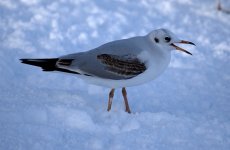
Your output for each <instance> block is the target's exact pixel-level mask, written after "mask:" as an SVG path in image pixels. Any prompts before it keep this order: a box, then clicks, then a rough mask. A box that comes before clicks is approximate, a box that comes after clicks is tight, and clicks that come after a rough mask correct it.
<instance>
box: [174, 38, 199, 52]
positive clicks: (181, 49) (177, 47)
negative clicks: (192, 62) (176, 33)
mask: <svg viewBox="0 0 230 150" xmlns="http://www.w3.org/2000/svg"><path fill="white" fill-rule="evenodd" d="M176 43H181V44H191V45H195V44H194V43H192V42H189V41H184V40H181V41H180V42H176ZM171 46H173V47H174V48H175V49H176V50H179V51H182V52H185V53H187V54H190V55H192V53H190V52H189V51H187V50H185V49H183V48H180V47H179V46H176V45H175V44H174V43H172V44H171ZM195 46H196V45H195Z"/></svg>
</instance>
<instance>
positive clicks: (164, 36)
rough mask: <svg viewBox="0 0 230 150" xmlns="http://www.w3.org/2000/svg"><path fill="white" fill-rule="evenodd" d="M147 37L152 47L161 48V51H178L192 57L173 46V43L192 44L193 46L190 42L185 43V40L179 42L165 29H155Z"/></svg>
mask: <svg viewBox="0 0 230 150" xmlns="http://www.w3.org/2000/svg"><path fill="white" fill-rule="evenodd" d="M147 37H149V39H150V40H151V42H153V44H154V45H156V46H158V47H161V49H162V50H167V51H171V50H179V51H183V52H185V53H187V54H190V55H192V54H191V53H190V52H188V51H187V50H185V49H183V48H180V47H178V46H176V45H175V43H183V44H192V45H195V44H194V43H192V42H189V41H185V40H180V39H178V38H177V37H176V35H175V34H173V33H172V32H171V31H169V30H167V29H157V30H154V31H152V32H150V33H149V34H148V35H147Z"/></svg>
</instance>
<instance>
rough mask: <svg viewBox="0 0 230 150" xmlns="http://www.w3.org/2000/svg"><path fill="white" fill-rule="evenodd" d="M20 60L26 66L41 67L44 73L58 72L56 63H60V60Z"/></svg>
mask: <svg viewBox="0 0 230 150" xmlns="http://www.w3.org/2000/svg"><path fill="white" fill-rule="evenodd" d="M20 60H21V62H22V63H24V64H28V65H33V66H38V67H41V68H42V69H43V71H54V70H56V62H57V61H58V58H48V59H20Z"/></svg>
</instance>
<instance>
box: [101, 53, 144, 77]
mask: <svg viewBox="0 0 230 150" xmlns="http://www.w3.org/2000/svg"><path fill="white" fill-rule="evenodd" d="M97 59H98V60H99V61H100V63H101V64H102V65H103V67H104V70H105V72H110V73H112V74H114V75H116V76H120V77H121V78H122V79H127V78H133V77H135V76H137V75H139V74H141V73H143V72H144V71H145V70H146V66H145V64H144V63H143V62H141V61H140V60H139V59H138V58H137V57H136V56H133V55H124V56H117V55H110V54H100V55H97Z"/></svg>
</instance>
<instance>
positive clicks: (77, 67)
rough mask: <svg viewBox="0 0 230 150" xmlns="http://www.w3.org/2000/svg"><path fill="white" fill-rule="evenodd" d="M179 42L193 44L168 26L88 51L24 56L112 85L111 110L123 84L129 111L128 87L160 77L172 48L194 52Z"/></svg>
mask: <svg viewBox="0 0 230 150" xmlns="http://www.w3.org/2000/svg"><path fill="white" fill-rule="evenodd" d="M176 43H184V44H192V45H195V44H193V43H192V42H189V41H184V40H180V39H178V38H177V37H176V36H175V35H174V34H173V33H172V32H170V31H169V30H167V29H157V30H154V31H152V32H150V33H149V34H147V35H145V36H137V37H132V38H129V39H122V40H117V41H112V42H109V43H106V44H104V45H101V46H99V47H97V48H94V49H92V50H89V51H87V52H80V53H74V54H69V55H65V56H61V57H58V58H48V59H21V61H22V63H25V64H29V65H34V66H38V67H41V68H42V69H43V71H60V72H66V73H73V74H76V75H77V76H78V77H80V78H82V79H84V80H86V81H87V82H89V83H92V84H96V85H100V86H105V87H109V88H111V91H110V93H109V101H108V108H107V110H108V111H110V109H111V106H112V100H113V95H114V91H115V88H122V94H123V97H124V102H125V111H126V112H128V113H131V111H130V108H129V104H128V99H127V93H126V89H125V87H128V86H134V85H139V84H143V83H146V82H148V81H151V80H153V79H155V78H156V77H158V76H159V75H160V74H161V73H162V72H163V71H164V70H165V69H166V67H167V66H168V65H169V62H170V58H171V53H170V52H171V51H172V50H179V51H182V52H185V53H187V54H190V55H191V53H190V52H188V51H186V50H185V49H182V48H180V47H178V46H176V45H175V44H176Z"/></svg>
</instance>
